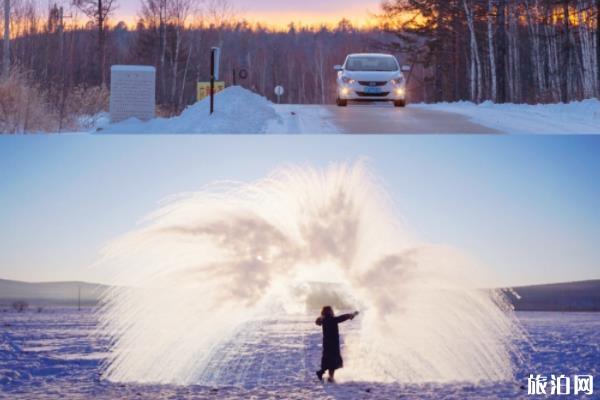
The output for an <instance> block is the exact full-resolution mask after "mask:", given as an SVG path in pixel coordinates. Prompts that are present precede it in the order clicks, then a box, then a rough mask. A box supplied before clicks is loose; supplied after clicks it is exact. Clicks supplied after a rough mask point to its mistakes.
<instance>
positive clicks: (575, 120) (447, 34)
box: [0, 0, 600, 136]
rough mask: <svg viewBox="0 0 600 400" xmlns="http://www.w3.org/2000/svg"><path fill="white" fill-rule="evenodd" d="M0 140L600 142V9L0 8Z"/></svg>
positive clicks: (312, 5) (83, 4) (392, 3)
mask: <svg viewBox="0 0 600 400" xmlns="http://www.w3.org/2000/svg"><path fill="white" fill-rule="evenodd" d="M0 3H2V4H1V10H0V15H1V17H2V18H1V21H0V28H1V31H0V35H2V45H1V46H0V133H1V134H79V135H90V134H92V135H98V136H103V135H115V134H126V135H144V134H209V135H210V134H375V135H379V134H490V135H496V134H525V135H529V134H600V29H599V20H600V17H599V16H600V0H329V1H326V2H324V1H321V0H303V1H299V0H56V1H55V0H0Z"/></svg>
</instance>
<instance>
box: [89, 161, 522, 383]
mask: <svg viewBox="0 0 600 400" xmlns="http://www.w3.org/2000/svg"><path fill="white" fill-rule="evenodd" d="M384 187H385V185H383V184H382V182H380V181H379V180H378V179H377V177H376V176H375V175H374V174H372V173H371V172H370V171H369V169H368V168H367V167H366V166H365V165H364V163H363V162H358V163H355V164H352V165H350V164H332V165H330V166H329V167H327V168H326V169H323V170H319V169H315V168H312V167H310V166H287V167H283V168H280V169H278V170H276V171H275V172H273V173H272V174H270V175H269V176H268V177H266V178H264V179H262V180H259V181H257V182H253V183H232V182H229V183H218V184H215V185H211V186H208V187H206V188H204V189H203V190H201V191H199V192H197V193H191V194H185V195H181V196H178V197H176V198H174V199H172V200H171V201H170V202H169V203H167V204H165V205H163V206H162V207H161V208H160V209H159V210H158V211H156V212H155V213H153V214H152V215H150V216H149V217H148V218H147V219H146V220H144V222H143V225H142V226H141V227H139V228H138V229H136V230H134V231H132V232H130V233H127V234H125V235H123V236H122V237H119V238H117V239H115V240H114V241H113V242H111V243H109V244H108V245H107V247H106V248H105V250H104V252H103V256H102V259H101V260H100V261H99V267H102V268H109V269H110V270H111V271H114V276H115V284H116V286H115V288H114V289H112V290H111V291H109V292H108V293H107V294H106V296H105V300H106V305H105V306H104V307H103V308H102V310H101V311H100V313H101V329H100V332H101V333H102V334H105V335H109V336H110V337H111V340H112V346H111V352H110V355H109V357H108V361H107V364H106V370H105V372H104V376H105V377H107V378H108V379H111V380H114V381H137V382H156V383H177V384H192V383H199V384H202V383H203V379H204V378H203V377H205V376H207V374H206V368H207V366H208V365H209V364H210V365H211V366H212V368H214V367H215V357H217V358H218V357H219V354H215V353H217V352H216V351H215V349H220V348H222V347H223V346H222V344H223V343H224V341H226V340H228V339H229V338H231V337H233V335H235V333H236V331H238V330H239V329H242V327H245V326H252V325H251V324H246V323H247V322H249V321H252V320H256V319H260V318H261V317H264V316H265V315H269V316H270V317H272V316H273V315H277V313H280V314H281V315H284V314H285V315H294V314H302V313H306V312H307V311H309V310H308V309H310V308H311V307H315V306H316V305H317V304H320V302H324V301H328V300H331V299H338V300H339V302H338V303H339V304H343V305H344V306H352V308H358V309H360V310H361V316H360V318H359V319H358V320H357V321H354V322H353V323H355V324H359V325H358V327H357V329H353V330H352V331H351V332H350V333H348V335H347V336H346V338H345V339H346V340H345V343H346V344H345V347H344V350H343V351H344V357H345V360H346V362H345V365H346V367H345V368H344V370H343V375H342V376H343V378H344V379H355V380H356V379H360V380H373V381H399V382H444V381H480V380H506V379H510V378H511V376H512V374H513V362H514V359H515V358H516V357H518V355H517V354H516V351H515V348H516V347H515V345H514V341H515V340H516V339H518V338H520V336H521V329H520V327H519V325H518V323H517V322H516V319H515V318H514V316H513V314H512V311H511V309H510V307H509V305H508V303H507V302H506V301H505V299H504V296H503V294H502V293H501V292H498V291H494V290H483V289H481V287H484V286H483V285H485V284H489V281H483V280H481V277H482V276H484V275H485V274H484V273H483V272H484V268H482V267H481V266H478V265H477V263H475V262H473V260H471V259H470V258H469V257H467V256H465V255H464V254H462V253H461V252H459V251H457V250H455V249H452V248H450V247H447V246H436V245H431V244H424V243H420V242H418V241H416V240H414V239H413V238H412V237H411V235H410V234H409V233H408V231H407V230H406V229H404V228H403V227H402V225H401V224H400V223H399V222H398V221H399V216H398V213H397V212H396V210H395V207H394V205H393V202H392V201H391V200H390V199H389V196H388V195H387V193H386V191H385V190H384ZM332 293H333V294H332ZM332 301H333V300H332ZM245 324H246V325H245ZM220 345H221V346H220ZM257 351H260V350H259V349H257ZM204 383H206V382H204ZM211 383H214V382H211ZM217 383H218V382H217Z"/></svg>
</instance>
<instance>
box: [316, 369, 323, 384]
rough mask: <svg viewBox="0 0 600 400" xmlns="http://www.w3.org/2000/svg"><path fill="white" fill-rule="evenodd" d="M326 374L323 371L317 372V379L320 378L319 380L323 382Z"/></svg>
mask: <svg viewBox="0 0 600 400" xmlns="http://www.w3.org/2000/svg"><path fill="white" fill-rule="evenodd" d="M324 373H325V371H323V370H321V371H317V378H319V380H320V381H321V382H323V374H324Z"/></svg>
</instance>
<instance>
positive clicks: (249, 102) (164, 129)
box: [101, 86, 278, 134]
mask: <svg viewBox="0 0 600 400" xmlns="http://www.w3.org/2000/svg"><path fill="white" fill-rule="evenodd" d="M209 114H210V98H208V97H207V98H204V99H202V100H201V101H199V102H197V103H195V104H194V105H192V106H190V107H188V108H186V109H185V110H184V111H183V112H182V113H181V115H179V116H177V117H172V118H155V119H152V120H150V121H146V122H142V121H140V120H138V119H135V118H130V119H128V120H126V121H123V122H119V123H115V124H109V125H107V126H105V127H103V129H102V130H101V133H124V134H128V133H141V134H152V133H155V134H161V133H242V132H243V133H263V132H264V131H265V129H266V128H267V124H268V122H269V121H270V120H272V119H274V118H278V116H277V113H276V112H275V110H274V108H273V104H272V103H271V102H269V101H268V100H267V99H266V98H264V97H262V96H259V95H257V94H256V93H253V92H251V91H249V90H246V89H244V88H242V87H240V86H232V87H228V88H226V89H225V90H223V91H222V92H219V93H217V94H216V95H215V112H214V113H213V114H212V115H209Z"/></svg>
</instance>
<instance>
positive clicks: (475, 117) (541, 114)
mask: <svg viewBox="0 0 600 400" xmlns="http://www.w3.org/2000/svg"><path fill="white" fill-rule="evenodd" d="M411 107H416V108H424V109H429V110H436V111H445V112H450V113H456V114H460V115H464V116H466V117H468V118H470V119H471V120H472V121H473V122H476V123H478V124H481V125H484V126H487V127H490V128H494V129H497V130H499V131H501V132H504V133H510V134H565V133H573V134H600V100H598V99H589V100H584V101H575V102H571V103H568V104H562V103H559V104H536V105H528V104H494V103H492V102H491V101H486V102H484V103H482V104H479V105H477V104H475V103H471V102H466V101H461V102H456V103H436V104H413V105H411Z"/></svg>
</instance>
